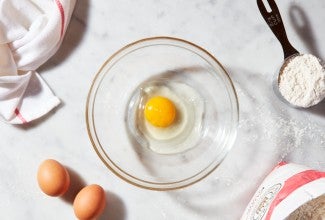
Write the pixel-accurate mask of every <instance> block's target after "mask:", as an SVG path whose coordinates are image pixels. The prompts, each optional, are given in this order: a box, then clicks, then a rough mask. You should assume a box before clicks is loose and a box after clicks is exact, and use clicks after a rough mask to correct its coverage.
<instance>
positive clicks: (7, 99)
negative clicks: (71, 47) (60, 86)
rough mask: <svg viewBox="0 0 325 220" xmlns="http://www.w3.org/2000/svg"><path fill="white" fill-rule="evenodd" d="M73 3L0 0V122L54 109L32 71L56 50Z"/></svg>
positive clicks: (13, 121)
mask: <svg viewBox="0 0 325 220" xmlns="http://www.w3.org/2000/svg"><path fill="white" fill-rule="evenodd" d="M74 5H75V0H0V118H2V119H3V120H4V121H5V122H8V123H11V124H24V123H27V122H30V121H32V120H34V119H37V118H39V117H41V116H43V115H45V114H46V113H48V112H49V111H51V110H52V109H53V108H55V107H56V106H57V105H59V103H60V100H59V99H58V98H57V97H56V96H55V95H54V94H53V92H52V91H51V90H50V88H49V87H48V85H47V84H46V83H45V81H44V80H43V79H42V78H41V77H40V75H39V74H38V73H37V72H36V69H37V68H38V67H39V66H40V65H42V64H43V63H45V62H46V61H47V60H48V59H49V58H50V57H51V56H52V55H53V54H54V53H55V52H56V51H57V50H58V48H59V46H60V44H61V42H62V39H63V36H64V33H65V31H66V28H67V26H68V23H69V20H70V17H71V14H72V11H73V8H74Z"/></svg>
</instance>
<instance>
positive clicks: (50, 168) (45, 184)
mask: <svg viewBox="0 0 325 220" xmlns="http://www.w3.org/2000/svg"><path fill="white" fill-rule="evenodd" d="M37 181H38V185H39V187H40V188H41V190H42V191H43V192H44V193H45V194H47V195H49V196H60V195H63V194H64V193H65V192H66V191H67V190H68V188H69V185H70V176H69V173H68V171H67V170H66V168H65V167H64V166H62V165H61V164H60V163H59V162H58V161H56V160H53V159H47V160H45V161H43V162H42V163H41V165H40V166H39V168H38V172H37Z"/></svg>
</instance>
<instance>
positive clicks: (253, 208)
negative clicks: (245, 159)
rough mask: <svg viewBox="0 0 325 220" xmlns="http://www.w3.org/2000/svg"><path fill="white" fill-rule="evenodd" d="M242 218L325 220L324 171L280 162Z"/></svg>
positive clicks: (245, 219)
mask: <svg viewBox="0 0 325 220" xmlns="http://www.w3.org/2000/svg"><path fill="white" fill-rule="evenodd" d="M322 216H323V217H322ZM241 219H242V220H283V219H287V220H298V219H299V220H303V219H306V220H307V219H308V220H312V219H313V220H321V219H324V220H325V172H320V171H317V170H312V169H309V168H308V167H305V166H301V165H297V164H290V163H289V164H287V163H280V164H279V165H278V166H277V167H275V168H274V170H273V171H272V172H271V173H270V174H269V175H268V176H267V177H266V178H265V180H264V181H263V183H262V184H261V185H260V187H259V188H258V190H257V191H256V193H255V195H254V196H253V198H252V200H251V201H250V202H249V204H248V206H247V208H246V210H245V212H244V214H243V216H242V218H241Z"/></svg>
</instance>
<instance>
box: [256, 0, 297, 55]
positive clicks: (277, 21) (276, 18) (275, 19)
mask: <svg viewBox="0 0 325 220" xmlns="http://www.w3.org/2000/svg"><path fill="white" fill-rule="evenodd" d="M267 1H268V3H269V5H270V8H271V9H272V11H270V12H268V11H267V10H266V7H265V5H264V3H263V0H257V6H258V8H259V10H260V12H261V14H262V16H263V18H264V20H265V21H266V23H267V24H268V26H269V27H270V29H271V30H272V32H273V34H274V35H275V36H276V38H277V39H278V40H279V41H280V43H281V45H282V49H283V54H284V59H286V58H288V57H289V56H291V55H294V54H298V53H299V52H298V51H297V50H296V49H295V48H294V47H293V46H292V45H291V44H290V42H289V40H288V37H287V34H286V31H285V28H284V25H283V22H282V18H281V15H280V12H279V9H278V7H277V5H276V3H275V1H274V0H267Z"/></svg>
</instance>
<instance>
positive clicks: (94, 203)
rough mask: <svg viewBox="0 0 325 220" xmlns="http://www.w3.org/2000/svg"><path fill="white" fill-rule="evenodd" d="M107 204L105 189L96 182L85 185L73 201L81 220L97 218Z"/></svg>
mask: <svg viewBox="0 0 325 220" xmlns="http://www.w3.org/2000/svg"><path fill="white" fill-rule="evenodd" d="M105 206H106V198H105V191H104V190H103V188H102V187H101V186H99V185H96V184H93V185H89V186H86V187H84V188H83V189H82V190H80V192H79V193H78V194H77V196H76V198H75V199H74V201H73V209H74V213H75V215H76V216H77V218H78V219H80V220H89V219H94V218H97V217H98V216H99V215H100V214H101V213H102V212H103V211H104V208H105Z"/></svg>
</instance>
